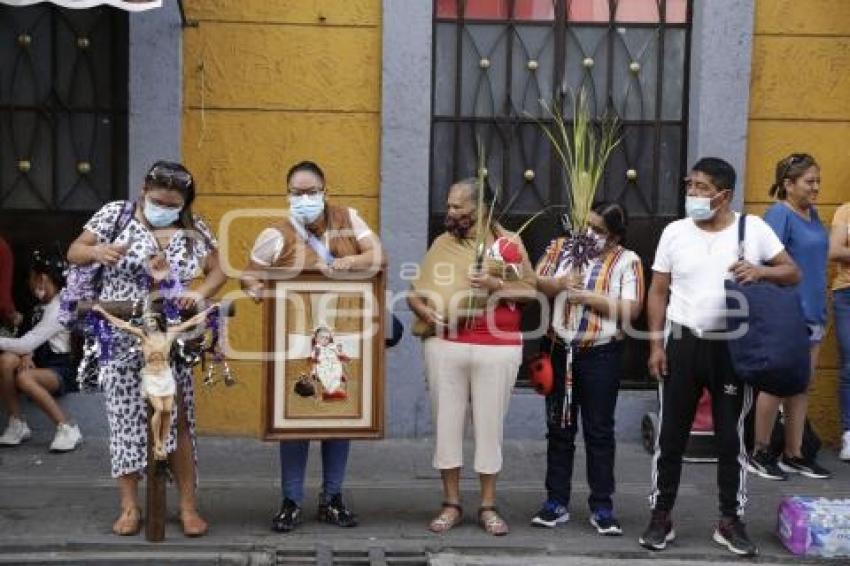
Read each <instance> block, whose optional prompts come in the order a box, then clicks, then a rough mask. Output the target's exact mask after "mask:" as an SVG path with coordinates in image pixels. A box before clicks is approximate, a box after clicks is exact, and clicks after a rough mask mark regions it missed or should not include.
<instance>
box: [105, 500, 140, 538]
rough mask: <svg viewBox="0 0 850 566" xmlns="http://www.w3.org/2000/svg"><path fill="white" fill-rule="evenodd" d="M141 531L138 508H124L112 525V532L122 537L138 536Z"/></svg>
mask: <svg viewBox="0 0 850 566" xmlns="http://www.w3.org/2000/svg"><path fill="white" fill-rule="evenodd" d="M141 529H142V510H141V509H139V508H138V507H126V508H124V509H123V510H122V511H121V515H120V516H119V517H118V519H116V520H115V522H114V523H112V532H113V533H115V534H116V535H120V536H122V537H129V536H133V535H137V534H139V531H140V530H141Z"/></svg>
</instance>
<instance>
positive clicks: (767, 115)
mask: <svg viewBox="0 0 850 566" xmlns="http://www.w3.org/2000/svg"><path fill="white" fill-rule="evenodd" d="M848 69H850V2H848V1H846V0H758V2H756V18H755V38H754V43H753V67H752V88H751V91H750V119H749V137H748V142H747V178H746V185H745V186H746V194H745V198H746V202H747V208H748V210H749V211H751V212H753V213H758V214H761V213H762V212H764V210H765V209H766V208H767V206H769V205H770V198H769V197H768V194H767V191H768V187H769V186H770V185H771V183H772V182H773V175H774V168H775V166H776V162H777V161H779V160H780V159H782V158H783V157H785V156H787V155H788V154H789V153H792V152H795V151H804V152H807V153H811V154H812V155H814V157H815V159H817V160H818V162H819V163H820V165H821V168H822V170H821V175H822V177H823V184H822V187H821V194H820V198H819V205H818V209H819V212H820V216H821V219H822V220H823V221H824V224H827V225H828V224H830V223H831V222H832V216H833V213H834V212H835V208H836V207H837V205H839V204H841V203H842V202H847V201H850V150H848V147H850V146H848V143H847V140H848V139H850V72H848ZM837 382H838V354H837V348H836V343H835V333H834V329H833V328H832V327H831V325H830V329H829V332H828V334H827V337H826V340H825V342H824V345H823V349H822V351H821V356H820V368H819V370H818V373H817V377H816V379H815V382H814V386H813V389H812V394H811V401H810V403H811V405H810V409H809V412H810V415H811V418H812V420H813V422H814V424H815V427H816V428H817V430H818V432H819V433H821V434H822V435H824V436H825V437H826V438H827V439H828V440H829V441H830V442H833V443H835V442H837V441H838V437H839V434H840V425H839V407H838V397H837V388H838V383H837Z"/></svg>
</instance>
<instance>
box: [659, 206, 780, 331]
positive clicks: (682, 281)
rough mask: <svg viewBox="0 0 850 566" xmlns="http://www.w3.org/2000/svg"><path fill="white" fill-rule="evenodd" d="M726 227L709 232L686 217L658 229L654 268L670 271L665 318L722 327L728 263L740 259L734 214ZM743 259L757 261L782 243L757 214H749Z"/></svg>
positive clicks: (696, 327)
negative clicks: (658, 237) (659, 230)
mask: <svg viewBox="0 0 850 566" xmlns="http://www.w3.org/2000/svg"><path fill="white" fill-rule="evenodd" d="M739 218H740V215H739V214H737V213H735V221H734V222H733V223H732V224H731V225H730V226H729V227H728V228H725V229H724V230H721V231H719V232H708V231H706V230H703V229H701V228H699V227H698V226H697V225H696V223H695V222H694V221H693V220H691V219H690V218H685V219H682V220H677V221H675V222H672V223H670V224H669V225H668V226H667V227H666V228H665V229H664V232H663V233H662V234H661V239H660V240H659V242H658V249H657V250H656V252H655V262H654V263H653V265H652V270H653V271H657V272H659V273H669V274H670V304H669V305H668V306H667V320H668V321H670V322H674V323H677V324H680V325H682V326H686V327H688V328H690V329H691V330H695V331H697V332H705V331H712V330H722V329H723V327H724V324H725V310H726V290H725V288H724V285H723V282H724V281H725V280H726V279H730V278H731V277H732V274H731V273H730V271H729V268H731V267H732V265H733V264H734V263H735V262H736V261H737V260H738V219H739ZM746 223H747V226H746V236H745V238H744V259H746V260H747V261H748V262H750V263H752V264H755V265H761V264H764V263H767V262H768V261H770V260H772V259H773V258H775V257H776V256H777V255H779V254H780V253H781V252H782V251H783V250H784V249H785V247H784V246H783V245H782V242H780V241H779V238H778V237H777V236H776V234H775V233H774V232H773V230H771V229H770V227H769V226H768V225H767V224H766V223H765V222H764V220H762V219H761V218H759V217H758V216H753V215H749V214H748V215H747V219H746Z"/></svg>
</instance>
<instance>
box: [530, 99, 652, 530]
mask: <svg viewBox="0 0 850 566" xmlns="http://www.w3.org/2000/svg"><path fill="white" fill-rule="evenodd" d="M543 107H544V109H545V110H546V112H547V113H548V115H549V118H550V119H551V121H552V124H553V125H552V126H549V125H545V124H541V127H542V129H543V133H544V134H545V135H546V137H547V138H548V139H549V142H550V143H551V146H552V150H553V152H554V154H555V155H556V156H557V158H558V160H559V161H560V163H561V166H562V168H563V170H564V175H565V181H566V182H567V183H566V186H565V188H566V196H567V200H568V202H569V204H570V210H569V213H568V219H569V224H570V228H571V232H570V233H569V234H568V235H567V236H566V237H565V238H560V239H557V240H555V241H553V242H552V244H551V245H550V246H549V249H548V251H547V253H546V254H545V255H544V257H543V258H542V260H541V261H540V263H539V265H538V270H537V273H538V280H537V281H538V289H539V290H540V291H542V292H543V293H544V294H545V295H547V296H548V297H550V298H552V299H554V300H555V304H554V308H553V320H552V330H551V331H550V333H549V337H548V339H547V340H544V342H543V347H544V352H548V354H549V356H550V359H551V363H552V369H553V370H554V375H555V379H554V390H553V391H550V392H548V395H547V397H546V415H547V419H546V422H547V426H548V430H549V434H548V449H547V470H546V489H547V492H548V498H547V500H546V502H545V503H544V504H543V507H542V508H541V509H540V511H538V513H537V515H535V516H534V518H533V519H532V524H534V525H538V526H544V527H554V526H555V525H557V524H558V523H564V522H566V521H567V520H569V512H568V505H569V500H570V482H571V477H572V469H573V455H574V453H575V435H576V429H577V420H578V418H577V413H579V412H580V414H581V417H580V418H581V420H582V431H583V432H584V438H585V445H586V451H587V477H588V482H589V483H590V490H591V494H590V498H589V500H588V503H589V505H590V510H591V514H592V515H591V519H590V522H591V524H593V526H594V527H595V528H596V529H597V531H598V532H599V533H600V534H604V535H619V534H622V529H621V528H620V525H619V523H618V522H617V520H616V518H615V517H614V513H613V502H612V500H611V495H612V494H613V493H614V450H615V444H614V408H615V407H616V404H617V392H618V389H619V382H620V375H621V372H622V356H623V347H622V339H623V328H622V326H623V323H624V322H625V323H629V322H631V321H632V320H633V319H634V318H635V317H637V315H638V314H639V313H640V309H641V306H642V301H643V272H642V269H641V263H640V258H638V256H637V255H636V254H635V253H634V252H631V251H629V250H626V249H625V248H623V247H622V242H623V238H624V237H625V233H626V223H627V219H626V213H625V211H624V210H623V208H622V207H620V206H619V205H617V204H606V203H602V204H597V205H596V206H594V205H593V202H594V200H595V198H596V190H597V188H598V187H599V184H600V182H601V181H602V178H603V176H604V174H605V165H606V163H607V162H608V158H609V157H610V156H611V153H612V152H613V150H614V148H615V147H616V146H617V144H618V143H619V139H618V137H617V132H618V126H617V122H616V120H609V119H603V120H602V121H601V123H599V124H596V123H594V120H593V118H592V116H591V114H590V110H589V104H588V100H587V93H586V92H585V91H584V90H582V91H581V92H580V93H579V95H578V96H577V97H575V98H574V99H573V115H572V121H571V122H569V123H568V121H567V119H566V118H565V117H564V115H563V113H562V111H561V108H560V104H553V105H547V104H546V103H543ZM544 355H545V354H544Z"/></svg>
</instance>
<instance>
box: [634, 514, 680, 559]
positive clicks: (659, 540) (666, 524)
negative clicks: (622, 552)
mask: <svg viewBox="0 0 850 566" xmlns="http://www.w3.org/2000/svg"><path fill="white" fill-rule="evenodd" d="M675 539H676V531H674V530H673V521H671V520H670V513H669V512H667V511H653V512H652V518H650V520H649V526H648V527H646V530H645V531H643V534H642V535H640V538H639V539H638V542H639V543H640V545H641V546H642V547H644V548H648V549H649V550H664V549H665V548H667V543H668V542H673V541H674V540H675Z"/></svg>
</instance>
